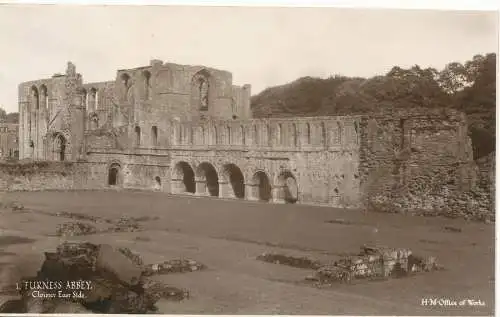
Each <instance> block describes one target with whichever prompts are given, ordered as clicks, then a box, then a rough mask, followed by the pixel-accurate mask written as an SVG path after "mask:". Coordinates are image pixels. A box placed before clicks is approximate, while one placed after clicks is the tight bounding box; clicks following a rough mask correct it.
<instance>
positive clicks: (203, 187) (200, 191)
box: [195, 179, 210, 196]
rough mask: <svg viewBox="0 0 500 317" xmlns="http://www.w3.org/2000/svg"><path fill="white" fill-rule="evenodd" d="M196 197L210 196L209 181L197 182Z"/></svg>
mask: <svg viewBox="0 0 500 317" xmlns="http://www.w3.org/2000/svg"><path fill="white" fill-rule="evenodd" d="M195 194H196V196H209V195H210V194H209V193H208V188H207V181H206V180H204V179H197V180H196V193H195Z"/></svg>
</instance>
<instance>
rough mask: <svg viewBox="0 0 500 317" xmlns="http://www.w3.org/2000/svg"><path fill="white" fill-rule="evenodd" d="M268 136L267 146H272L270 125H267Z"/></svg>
mask: <svg viewBox="0 0 500 317" xmlns="http://www.w3.org/2000/svg"><path fill="white" fill-rule="evenodd" d="M266 135H267V145H268V146H271V144H272V139H273V137H272V133H271V127H270V126H269V124H267V125H266Z"/></svg>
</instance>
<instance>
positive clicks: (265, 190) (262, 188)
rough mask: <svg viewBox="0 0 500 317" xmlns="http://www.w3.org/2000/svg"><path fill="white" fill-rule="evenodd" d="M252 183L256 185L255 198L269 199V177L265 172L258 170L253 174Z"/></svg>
mask: <svg viewBox="0 0 500 317" xmlns="http://www.w3.org/2000/svg"><path fill="white" fill-rule="evenodd" d="M252 180H253V183H254V184H255V186H257V188H258V191H257V198H258V199H259V200H261V201H270V200H271V197H272V194H271V183H270V182H269V177H268V176H267V174H266V173H265V172H262V171H259V172H257V173H255V174H254V176H253V179H252Z"/></svg>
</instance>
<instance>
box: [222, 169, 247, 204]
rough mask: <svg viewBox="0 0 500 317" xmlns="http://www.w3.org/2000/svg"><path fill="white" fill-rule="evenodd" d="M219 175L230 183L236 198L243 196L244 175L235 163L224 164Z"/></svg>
mask: <svg viewBox="0 0 500 317" xmlns="http://www.w3.org/2000/svg"><path fill="white" fill-rule="evenodd" d="M221 176H222V178H223V179H224V180H225V181H226V182H227V183H228V184H229V185H230V188H231V190H232V192H233V194H234V196H235V197H236V198H239V199H243V198H245V177H244V176H243V173H242V172H241V169H240V168H239V167H238V166H237V165H235V164H232V163H229V164H226V165H224V166H223V167H222V174H221Z"/></svg>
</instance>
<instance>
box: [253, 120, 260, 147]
mask: <svg viewBox="0 0 500 317" xmlns="http://www.w3.org/2000/svg"><path fill="white" fill-rule="evenodd" d="M259 137H260V136H259V128H258V127H257V125H254V126H253V144H255V145H258V144H259Z"/></svg>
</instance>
